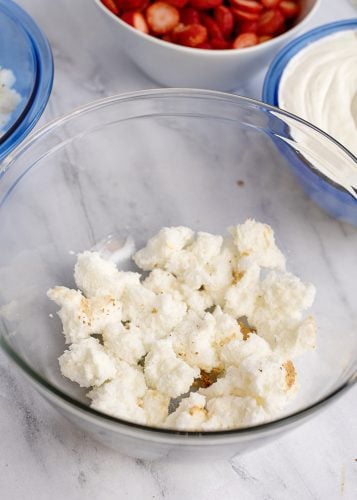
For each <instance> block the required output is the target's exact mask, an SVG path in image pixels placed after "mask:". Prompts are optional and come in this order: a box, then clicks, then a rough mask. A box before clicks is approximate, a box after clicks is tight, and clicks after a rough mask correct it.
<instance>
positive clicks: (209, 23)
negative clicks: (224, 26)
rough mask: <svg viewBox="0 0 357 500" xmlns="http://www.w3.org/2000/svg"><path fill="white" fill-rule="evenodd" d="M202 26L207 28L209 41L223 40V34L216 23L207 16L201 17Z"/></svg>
mask: <svg viewBox="0 0 357 500" xmlns="http://www.w3.org/2000/svg"><path fill="white" fill-rule="evenodd" d="M202 24H203V26H206V28H207V33H208V38H209V39H212V38H216V39H220V40H223V34H222V31H221V29H220V27H219V26H218V23H217V22H216V21H215V20H214V19H212V17H211V16H210V15H209V14H203V15H202Z"/></svg>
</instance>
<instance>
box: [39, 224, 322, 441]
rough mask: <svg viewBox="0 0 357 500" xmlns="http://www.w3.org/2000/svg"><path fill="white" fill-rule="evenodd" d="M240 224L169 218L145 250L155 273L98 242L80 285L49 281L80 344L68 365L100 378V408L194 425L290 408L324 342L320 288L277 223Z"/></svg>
mask: <svg viewBox="0 0 357 500" xmlns="http://www.w3.org/2000/svg"><path fill="white" fill-rule="evenodd" d="M229 231H230V235H231V236H230V237H227V238H223V237H222V236H217V235H213V234H209V233H207V232H198V233H197V234H196V235H195V233H194V232H193V231H192V230H191V229H189V228H186V227H171V228H163V229H162V230H160V231H159V233H158V234H157V235H155V236H153V237H152V238H151V239H150V240H149V241H148V243H147V245H146V246H145V247H144V248H142V249H141V250H139V251H138V252H137V253H136V254H135V255H134V256H133V259H134V261H135V263H136V265H137V266H139V267H140V268H141V269H142V270H143V271H145V272H146V274H145V275H144V276H143V275H141V274H140V273H134V272H125V271H121V270H119V269H118V267H117V266H116V265H115V263H114V262H113V260H111V258H110V255H107V254H105V255H104V254H103V253H102V252H101V253H98V252H96V251H94V252H89V251H86V252H83V253H81V254H79V255H78V260H77V263H76V265H75V271H74V277H75V282H76V285H77V287H78V289H77V290H75V289H70V288H66V287H62V286H57V287H54V288H52V289H50V290H49V291H48V296H49V298H50V299H52V300H54V301H55V302H56V304H57V305H58V306H59V307H60V309H59V311H58V316H59V317H60V318H61V320H62V326H63V333H64V337H65V341H66V343H68V344H70V347H69V349H68V350H67V351H65V352H64V354H63V355H62V356H61V357H60V358H59V362H60V368H61V371H62V374H63V375H64V376H66V377H68V378H69V379H70V380H72V381H74V382H76V383H78V384H79V385H80V386H81V387H91V388H92V390H91V391H90V392H89V393H88V397H89V398H90V399H91V407H92V408H94V409H96V410H98V411H101V412H103V413H106V414H108V415H111V416H113V417H116V418H120V419H124V420H128V421H132V422H135V423H140V424H143V425H149V426H156V427H165V428H172V429H179V430H183V431H216V430H224V429H233V428H238V427H244V426H251V425H256V424H259V423H262V422H266V421H269V420H272V419H275V418H278V417H279V416H281V415H282V412H283V411H284V409H285V408H286V406H287V405H288V404H289V402H290V401H291V400H292V399H293V397H294V396H295V395H296V393H297V387H298V385H297V374H296V371H295V366H294V363H293V359H294V357H295V356H297V355H300V354H301V353H303V352H305V351H307V350H310V349H314V348H315V346H316V325H315V321H314V319H313V317H312V316H311V315H308V314H307V310H308V309H309V308H310V307H311V306H312V304H313V301H314V297H315V288H314V286H313V285H311V284H309V283H303V282H302V281H301V280H300V279H299V278H297V277H296V276H294V275H293V274H291V273H289V272H287V271H286V270H285V265H286V264H285V257H284V256H283V254H282V253H281V251H280V250H279V248H278V247H277V245H276V242H275V237H274V233H273V230H272V229H271V227H270V226H268V225H267V224H262V223H259V222H256V221H254V220H252V219H249V220H247V221H246V222H245V223H243V224H240V225H238V226H236V227H234V228H230V230H229ZM113 238H114V237H113V236H112V237H111V238H110V241H112V239H113ZM114 239H115V238H114ZM113 241H114V240H113ZM115 241H117V240H116V239H115ZM118 241H120V240H119V239H118ZM133 245H134V244H133ZM133 245H132V246H131V247H130V248H134V246H133ZM108 249H109V246H108V245H107V246H106V251H107V250H108ZM114 251H117V247H115V248H114ZM104 257H105V258H104ZM50 317H51V315H50Z"/></svg>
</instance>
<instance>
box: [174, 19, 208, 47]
mask: <svg viewBox="0 0 357 500" xmlns="http://www.w3.org/2000/svg"><path fill="white" fill-rule="evenodd" d="M175 41H176V42H177V43H179V44H180V45H186V47H197V46H199V45H201V44H203V43H205V42H206V41H207V29H206V28H205V26H202V25H201V24H190V25H189V26H185V27H184V28H182V29H181V30H179V31H178V32H177V33H175Z"/></svg>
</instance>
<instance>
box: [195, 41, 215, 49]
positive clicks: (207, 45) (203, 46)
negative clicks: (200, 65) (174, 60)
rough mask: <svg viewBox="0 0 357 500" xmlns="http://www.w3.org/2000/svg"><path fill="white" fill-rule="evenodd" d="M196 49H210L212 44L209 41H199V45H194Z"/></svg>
mask: <svg viewBox="0 0 357 500" xmlns="http://www.w3.org/2000/svg"><path fill="white" fill-rule="evenodd" d="M195 48H196V49H208V50H209V49H212V45H211V44H210V42H203V43H200V44H199V45H196V47H195Z"/></svg>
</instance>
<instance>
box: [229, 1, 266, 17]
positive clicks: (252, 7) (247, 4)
mask: <svg viewBox="0 0 357 500" xmlns="http://www.w3.org/2000/svg"><path fill="white" fill-rule="evenodd" d="M230 3H231V5H232V7H234V8H236V9H239V10H243V11H245V12H253V14H260V13H261V11H262V10H263V6H262V4H261V3H259V2H256V1H255V0H230Z"/></svg>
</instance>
